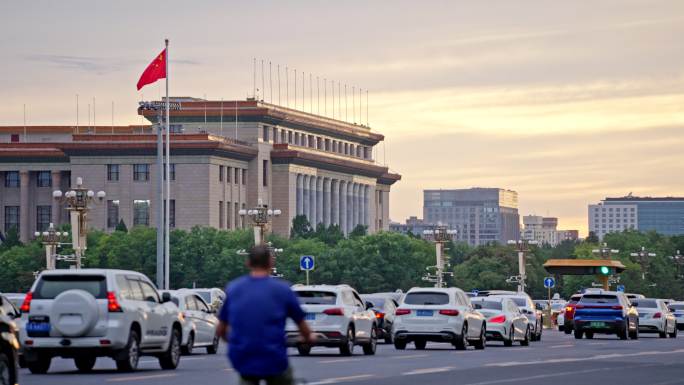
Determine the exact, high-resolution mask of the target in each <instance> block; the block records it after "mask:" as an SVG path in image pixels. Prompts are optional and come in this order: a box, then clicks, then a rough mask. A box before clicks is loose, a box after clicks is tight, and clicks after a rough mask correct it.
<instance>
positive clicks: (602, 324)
mask: <svg viewBox="0 0 684 385" xmlns="http://www.w3.org/2000/svg"><path fill="white" fill-rule="evenodd" d="M589 326H590V327H592V328H604V327H606V323H605V322H590V323H589Z"/></svg>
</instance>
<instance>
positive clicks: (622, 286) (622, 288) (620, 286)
mask: <svg viewBox="0 0 684 385" xmlns="http://www.w3.org/2000/svg"><path fill="white" fill-rule="evenodd" d="M617 291H621V292H623V293H624V292H625V285H617Z"/></svg>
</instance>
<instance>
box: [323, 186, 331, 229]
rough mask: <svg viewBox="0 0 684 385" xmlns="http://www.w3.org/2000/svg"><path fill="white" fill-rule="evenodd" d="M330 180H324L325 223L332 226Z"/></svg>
mask: <svg viewBox="0 0 684 385" xmlns="http://www.w3.org/2000/svg"><path fill="white" fill-rule="evenodd" d="M330 195H331V194H330V178H324V179H323V223H325V225H326V226H330V223H331V221H330V218H331V216H330V213H331V212H332V210H331V209H332V208H331V204H330V198H331V196H330Z"/></svg>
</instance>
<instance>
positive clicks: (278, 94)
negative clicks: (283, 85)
mask: <svg viewBox="0 0 684 385" xmlns="http://www.w3.org/2000/svg"><path fill="white" fill-rule="evenodd" d="M278 105H279V106H281V105H282V104H280V64H278Z"/></svg>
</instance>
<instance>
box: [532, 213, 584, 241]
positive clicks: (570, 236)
mask: <svg viewBox="0 0 684 385" xmlns="http://www.w3.org/2000/svg"><path fill="white" fill-rule="evenodd" d="M578 235H579V232H578V231H577V230H558V218H555V217H542V216H539V215H525V216H523V230H522V232H521V238H522V239H524V240H527V241H537V242H539V244H545V245H549V246H556V245H558V244H560V243H561V242H563V241H567V240H577V238H578Z"/></svg>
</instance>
